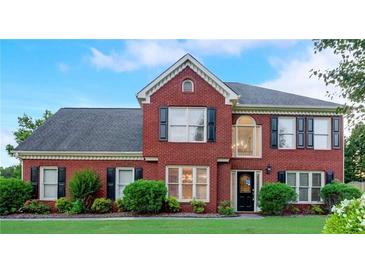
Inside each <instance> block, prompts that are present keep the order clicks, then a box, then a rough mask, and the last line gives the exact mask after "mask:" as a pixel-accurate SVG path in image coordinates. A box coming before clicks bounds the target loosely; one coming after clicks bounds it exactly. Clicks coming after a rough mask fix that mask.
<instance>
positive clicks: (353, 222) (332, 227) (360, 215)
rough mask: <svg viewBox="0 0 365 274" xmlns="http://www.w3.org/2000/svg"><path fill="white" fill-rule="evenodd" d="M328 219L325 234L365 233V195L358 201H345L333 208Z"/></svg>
mask: <svg viewBox="0 0 365 274" xmlns="http://www.w3.org/2000/svg"><path fill="white" fill-rule="evenodd" d="M331 211H332V214H331V215H330V216H329V217H328V218H327V220H326V223H325V225H324V228H323V232H324V233H330V234H338V233H346V234H348V233H365V194H363V195H362V196H361V198H358V199H352V200H347V199H345V200H343V201H342V202H340V204H338V205H336V206H333V208H332V209H331Z"/></svg>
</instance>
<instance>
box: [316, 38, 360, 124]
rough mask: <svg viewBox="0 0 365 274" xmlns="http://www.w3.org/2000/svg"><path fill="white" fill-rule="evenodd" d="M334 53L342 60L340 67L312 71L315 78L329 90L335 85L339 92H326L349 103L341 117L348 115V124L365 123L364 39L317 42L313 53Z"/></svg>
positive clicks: (322, 40) (340, 109)
mask: <svg viewBox="0 0 365 274" xmlns="http://www.w3.org/2000/svg"><path fill="white" fill-rule="evenodd" d="M326 49H328V50H332V51H333V53H334V54H335V55H337V56H338V57H339V58H340V62H339V64H338V66H337V67H336V68H334V69H328V70H325V71H321V70H313V71H312V75H314V76H317V77H318V78H319V79H322V80H323V81H324V82H325V84H326V86H328V85H334V86H337V87H339V88H340V92H339V93H338V92H336V91H327V94H328V95H329V96H330V97H331V98H333V97H334V96H340V97H343V98H345V99H346V103H345V105H344V106H343V107H341V108H339V111H341V112H342V113H345V114H348V118H349V122H350V123H351V124H353V123H354V122H355V121H356V120H357V119H359V120H364V119H365V104H364V103H365V40H361V39H320V40H314V52H315V53H317V52H321V51H324V50H326Z"/></svg>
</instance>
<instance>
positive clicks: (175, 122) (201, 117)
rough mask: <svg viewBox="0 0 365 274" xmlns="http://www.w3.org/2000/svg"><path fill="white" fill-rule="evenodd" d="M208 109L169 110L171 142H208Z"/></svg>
mask: <svg viewBox="0 0 365 274" xmlns="http://www.w3.org/2000/svg"><path fill="white" fill-rule="evenodd" d="M206 125H207V109H206V108H201V107H170V108H169V130H168V135H169V136H168V137H169V142H190V143H203V142H206V135H207V134H206V130H207V126H206Z"/></svg>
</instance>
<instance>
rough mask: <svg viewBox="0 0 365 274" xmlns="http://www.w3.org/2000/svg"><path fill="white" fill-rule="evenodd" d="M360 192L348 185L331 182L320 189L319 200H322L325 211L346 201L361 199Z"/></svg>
mask: <svg viewBox="0 0 365 274" xmlns="http://www.w3.org/2000/svg"><path fill="white" fill-rule="evenodd" d="M361 194H362V192H361V190H360V189H358V188H356V187H353V186H351V185H348V184H344V183H341V182H337V181H333V182H332V183H330V184H327V185H325V186H324V187H323V188H322V189H321V198H322V199H323V200H324V203H325V205H326V208H327V210H328V211H329V210H331V208H332V207H333V206H334V205H337V204H339V203H340V202H341V201H343V200H345V199H347V200H351V199H358V198H360V197H361Z"/></svg>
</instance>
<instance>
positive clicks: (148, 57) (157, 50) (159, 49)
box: [89, 40, 296, 72]
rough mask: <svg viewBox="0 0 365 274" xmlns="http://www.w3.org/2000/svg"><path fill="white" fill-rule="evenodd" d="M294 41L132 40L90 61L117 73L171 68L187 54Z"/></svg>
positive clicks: (236, 52) (94, 52)
mask: <svg viewBox="0 0 365 274" xmlns="http://www.w3.org/2000/svg"><path fill="white" fill-rule="evenodd" d="M294 43H296V42H295V41H292V40H184V41H182V40H132V41H127V42H126V44H125V47H124V48H123V49H120V50H118V51H112V52H110V53H103V52H102V51H101V50H99V49H96V48H91V56H90V57H89V61H90V63H91V64H93V65H94V66H95V67H97V68H99V69H110V70H112V71H116V72H123V71H132V70H137V69H139V68H141V67H155V66H160V65H165V64H171V63H173V62H175V61H176V60H178V59H179V58H180V57H182V56H183V55H184V54H186V53H188V52H189V53H191V54H193V55H196V56H197V58H199V57H202V56H208V55H217V54H221V55H229V56H234V55H240V54H241V53H242V52H243V51H244V50H247V49H249V48H255V47H259V46H263V45H268V44H270V45H273V46H275V47H287V46H291V45H293V44H294Z"/></svg>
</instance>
